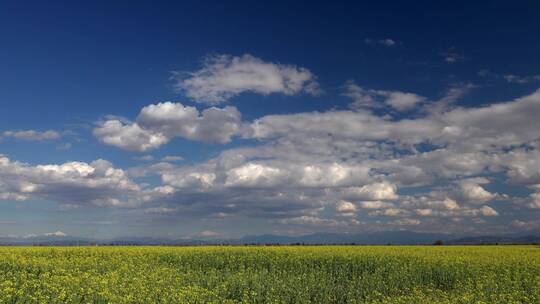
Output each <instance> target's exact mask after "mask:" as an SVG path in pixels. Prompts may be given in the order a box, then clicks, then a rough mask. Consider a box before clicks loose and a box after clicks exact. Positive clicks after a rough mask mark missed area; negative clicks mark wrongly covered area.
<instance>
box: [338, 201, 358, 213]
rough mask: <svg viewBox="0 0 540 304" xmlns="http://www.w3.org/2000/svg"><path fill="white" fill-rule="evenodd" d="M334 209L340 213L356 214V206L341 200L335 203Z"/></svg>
mask: <svg viewBox="0 0 540 304" xmlns="http://www.w3.org/2000/svg"><path fill="white" fill-rule="evenodd" d="M336 209H337V211H339V212H342V213H354V212H356V206H355V205H354V204H353V203H351V202H348V201H344V200H341V201H339V202H338V203H337V205H336Z"/></svg>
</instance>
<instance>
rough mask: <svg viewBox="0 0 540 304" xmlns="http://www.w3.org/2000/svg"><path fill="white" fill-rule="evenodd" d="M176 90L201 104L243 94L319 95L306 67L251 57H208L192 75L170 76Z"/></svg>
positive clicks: (316, 85)
mask: <svg viewBox="0 0 540 304" xmlns="http://www.w3.org/2000/svg"><path fill="white" fill-rule="evenodd" d="M173 79H174V80H175V81H176V83H175V86H176V88H177V89H178V90H181V91H184V92H185V94H186V95H187V96H188V97H189V98H192V99H193V100H195V101H196V102H200V103H207V104H218V103H221V102H224V101H226V100H227V99H229V98H231V97H234V96H236V95H239V94H241V93H243V92H253V93H258V94H263V95H268V94H272V93H282V94H285V95H295V94H298V93H300V92H302V91H303V92H306V93H309V94H312V95H317V94H318V93H319V91H320V90H319V86H318V84H317V82H316V80H315V76H314V75H313V74H312V73H311V72H310V71H309V70H308V69H305V68H298V67H296V66H294V65H284V64H279V63H271V62H264V61H263V60H262V59H259V58H257V57H254V56H251V55H248V54H246V55H243V56H240V57H233V56H230V55H217V56H209V57H207V58H206V60H205V61H204V64H203V67H202V68H201V69H200V70H198V71H195V72H192V73H176V74H174V76H173Z"/></svg>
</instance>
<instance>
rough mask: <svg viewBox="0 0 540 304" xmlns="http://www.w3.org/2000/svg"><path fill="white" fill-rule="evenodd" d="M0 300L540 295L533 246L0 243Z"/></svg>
mask: <svg viewBox="0 0 540 304" xmlns="http://www.w3.org/2000/svg"><path fill="white" fill-rule="evenodd" d="M0 303H381V304H382V303H540V247H538V246H484V247H483V246H417V247H415V246H310V247H303V246H302V247H301V246H298V247H285V246H284V247H219V246H207V247H1V248H0Z"/></svg>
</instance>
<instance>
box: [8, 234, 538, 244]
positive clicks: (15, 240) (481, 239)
mask: <svg viewBox="0 0 540 304" xmlns="http://www.w3.org/2000/svg"><path fill="white" fill-rule="evenodd" d="M437 240H441V241H443V243H444V244H455V245H460V244H495V243H499V244H530V243H540V233H537V234H531V235H502V236H468V237H467V236H456V235H449V234H439V233H423V232H412V231H381V232H368V233H357V234H349V233H322V232H321V233H313V234H307V235H301V236H285V235H273V234H263V235H247V236H244V237H242V238H239V239H169V238H152V237H136V236H133V237H120V238H115V239H109V240H99V239H91V238H82V237H74V236H67V235H63V236H58V235H39V236H27V237H0V245H93V244H98V245H208V244H231V245H240V244H362V245H386V244H395V245H427V244H433V243H434V242H435V241H437Z"/></svg>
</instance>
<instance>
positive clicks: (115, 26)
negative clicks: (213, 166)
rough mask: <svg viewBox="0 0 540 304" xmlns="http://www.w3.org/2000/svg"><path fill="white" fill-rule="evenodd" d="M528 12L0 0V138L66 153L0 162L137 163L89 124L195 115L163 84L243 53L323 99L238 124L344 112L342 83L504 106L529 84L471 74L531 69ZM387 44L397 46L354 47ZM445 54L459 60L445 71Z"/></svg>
mask: <svg viewBox="0 0 540 304" xmlns="http://www.w3.org/2000/svg"><path fill="white" fill-rule="evenodd" d="M539 12H540V2H538V1H445V2H441V1H414V2H412V1H411V2H405V1H394V2H386V1H379V2H374V1H371V2H370V3H356V2H353V1H295V2H293V1H268V2H266V1H264V2H263V1H84V2H83V1H2V2H1V3H0V106H1V107H0V109H1V110H0V131H3V130H18V129H35V130H49V129H53V130H61V131H64V132H67V133H65V134H66V135H65V136H64V138H63V139H62V141H67V142H70V143H71V144H72V147H71V148H70V149H59V148H58V146H59V144H60V143H59V142H54V141H53V142H43V143H38V144H36V143H34V142H25V141H19V140H15V139H5V140H2V141H0V154H6V155H9V157H10V158H12V159H14V160H20V161H24V162H29V163H32V164H39V163H60V162H65V161H69V160H79V161H92V160H95V159H98V158H104V159H107V160H110V161H112V162H113V163H114V164H115V165H117V166H118V167H128V166H130V165H133V164H135V162H134V161H133V160H132V157H133V156H137V155H142V154H146V153H137V152H127V151H124V150H121V149H118V148H115V147H112V146H107V145H103V144H100V143H99V142H98V141H97V140H96V139H95V138H94V137H93V136H92V135H91V132H92V128H93V126H94V123H95V122H96V121H97V120H99V119H101V118H103V117H104V116H105V115H110V114H112V115H118V116H122V117H126V118H129V119H134V118H135V117H136V116H137V114H138V113H139V111H140V109H141V108H142V107H144V106H146V105H148V104H151V103H156V102H160V101H167V100H170V101H177V102H181V103H183V104H185V105H196V106H197V107H198V108H199V109H202V108H204V107H205V106H203V105H197V104H195V103H194V102H193V101H190V100H189V99H188V98H186V97H185V96H183V94H181V93H177V92H175V91H174V90H173V88H172V82H171V80H170V79H169V77H170V76H171V72H172V71H194V70H196V69H198V68H199V67H200V64H201V61H202V60H203V58H204V57H205V56H207V55H212V54H231V55H234V56H240V55H242V54H252V55H254V56H256V57H259V58H261V59H263V60H264V61H267V62H274V63H284V64H294V65H297V66H299V67H305V68H308V69H309V70H310V71H311V72H313V74H315V75H317V78H318V82H319V83H320V85H321V88H322V89H323V90H324V94H323V95H322V96H318V97H314V96H309V95H306V94H301V95H297V96H284V95H281V94H272V95H268V96H257V95H255V94H251V93H245V94H241V95H239V96H236V97H234V98H232V99H231V100H229V102H228V103H229V104H234V106H236V107H237V108H238V109H239V110H240V112H241V113H242V118H243V119H244V120H246V121H251V120H253V119H255V118H258V117H261V116H264V115H268V114H279V113H296V112H304V111H324V110H328V109H332V108H336V109H345V108H346V107H347V104H348V103H349V102H350V100H348V99H346V98H345V97H344V96H341V89H342V86H343V85H344V83H346V81H347V80H354V81H355V82H356V83H358V84H360V85H362V86H365V87H367V88H372V89H381V90H399V91H405V92H414V93H417V94H419V95H422V96H426V97H428V98H429V99H430V100H436V99H438V98H440V97H442V96H443V95H444V93H445V90H446V89H447V88H448V87H449V86H451V85H452V84H455V83H473V84H475V85H477V86H478V87H477V88H476V89H475V90H474V91H472V92H471V94H469V95H467V96H466V97H464V98H463V99H462V100H460V104H461V105H466V106H477V105H482V104H484V103H487V102H494V101H505V100H511V99H513V98H516V97H519V96H522V95H525V94H528V93H531V92H532V91H533V90H534V89H536V88H537V83H536V84H535V83H530V84H525V85H519V86H518V85H514V84H510V83H507V82H505V81H504V79H502V78H501V77H489V76H488V77H482V76H480V75H479V72H480V71H482V70H487V71H489V73H490V74H491V75H506V74H516V75H523V76H527V75H532V74H535V73H538V71H540V60H538V54H540V39H538V35H539V30H540V18H538V15H539ZM384 38H391V39H393V40H395V41H396V42H397V45H396V46H394V47H391V48H388V47H384V46H382V45H377V44H375V45H370V44H367V43H366V42H365V40H366V39H374V40H377V39H384ZM449 51H452V52H456V53H458V54H460V56H463V60H460V61H459V62H456V63H452V64H449V63H447V62H445V60H444V57H445V56H444V54H445V53H447V52H449ZM503 84H504V85H503ZM242 144H250V142H247V141H245V140H235V141H233V142H232V143H229V144H225V145H221V144H205V143H199V142H194V141H189V140H185V139H180V138H176V139H174V140H172V141H171V143H169V144H167V145H166V146H164V147H162V148H160V149H159V150H156V151H153V152H152V153H151V154H154V155H157V156H164V155H182V156H183V157H184V158H185V159H186V161H185V162H187V163H189V162H197V161H202V160H206V159H208V158H210V157H212V156H216V155H217V154H218V153H219V152H220V151H222V150H224V149H227V148H230V147H234V146H237V145H242ZM14 212H15V211H14ZM99 212H101V211H99Z"/></svg>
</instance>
